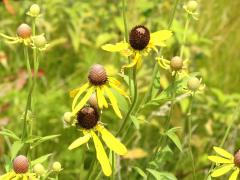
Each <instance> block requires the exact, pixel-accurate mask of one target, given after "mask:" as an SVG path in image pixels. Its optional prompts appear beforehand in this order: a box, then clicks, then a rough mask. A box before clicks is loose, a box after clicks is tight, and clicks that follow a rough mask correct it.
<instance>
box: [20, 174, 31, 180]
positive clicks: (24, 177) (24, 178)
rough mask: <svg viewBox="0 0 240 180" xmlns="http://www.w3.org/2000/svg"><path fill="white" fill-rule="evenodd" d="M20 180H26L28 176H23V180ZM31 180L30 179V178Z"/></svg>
mask: <svg viewBox="0 0 240 180" xmlns="http://www.w3.org/2000/svg"><path fill="white" fill-rule="evenodd" d="M22 180H28V176H26V175H23V178H22ZM31 180H32V178H31Z"/></svg>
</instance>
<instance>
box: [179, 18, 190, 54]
mask: <svg viewBox="0 0 240 180" xmlns="http://www.w3.org/2000/svg"><path fill="white" fill-rule="evenodd" d="M189 23H190V15H189V14H187V20H186V23H185V27H184V32H183V42H182V46H181V50H180V57H181V58H182V57H183V52H184V48H185V43H186V39H187V30H188V27H189Z"/></svg>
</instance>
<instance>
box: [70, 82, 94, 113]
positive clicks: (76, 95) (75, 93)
mask: <svg viewBox="0 0 240 180" xmlns="http://www.w3.org/2000/svg"><path fill="white" fill-rule="evenodd" d="M88 87H89V83H88V82H87V83H85V84H84V85H83V86H82V87H80V88H77V89H74V90H72V91H70V93H69V95H70V97H74V99H73V102H72V109H74V107H75V105H76V103H77V101H78V98H79V97H80V96H81V94H82V93H83V92H84V91H86V90H87V88H88Z"/></svg>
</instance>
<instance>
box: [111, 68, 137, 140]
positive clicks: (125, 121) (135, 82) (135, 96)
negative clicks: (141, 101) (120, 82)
mask: <svg viewBox="0 0 240 180" xmlns="http://www.w3.org/2000/svg"><path fill="white" fill-rule="evenodd" d="M136 74H137V67H134V69H133V83H134V86H133V87H134V97H133V102H132V104H131V107H130V109H129V111H128V112H127V115H126V116H125V118H124V120H123V123H122V125H121V127H120V128H119V130H118V132H117V134H116V136H118V135H120V134H121V133H122V131H123V129H124V128H125V126H126V123H127V121H128V119H129V117H130V115H131V113H132V112H133V110H134V107H135V104H136V102H137V98H138V90H137V79H136Z"/></svg>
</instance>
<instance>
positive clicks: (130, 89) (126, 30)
mask: <svg viewBox="0 0 240 180" xmlns="http://www.w3.org/2000/svg"><path fill="white" fill-rule="evenodd" d="M122 18H123V24H124V38H125V41H126V42H128V27H127V17H126V2H125V0H122ZM130 62H131V59H130V57H128V64H130ZM132 74H133V72H132V69H128V84H129V91H130V95H131V97H132V81H131V79H132Z"/></svg>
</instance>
